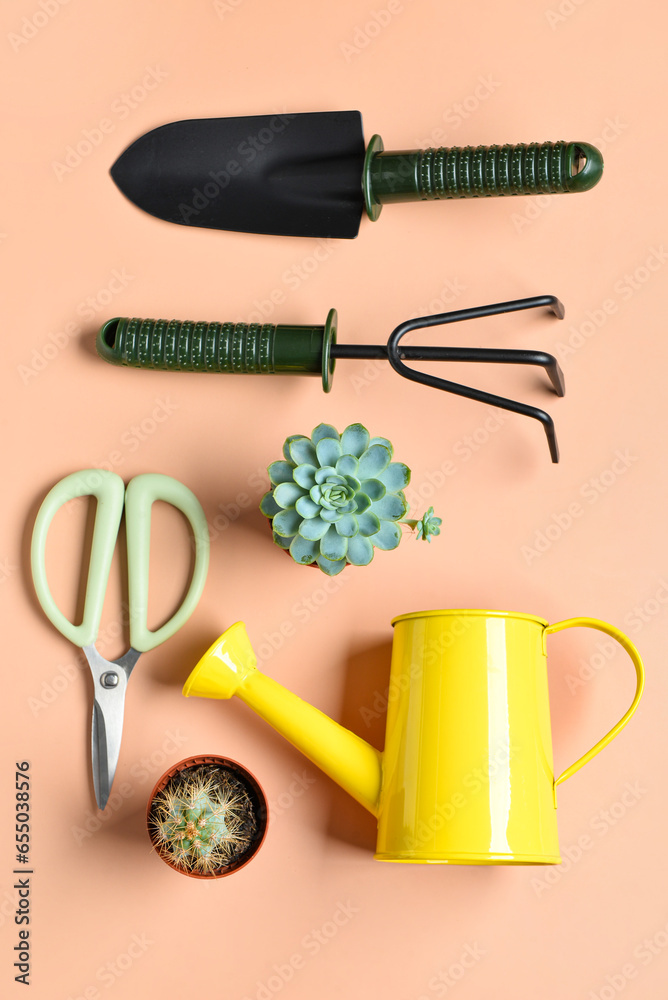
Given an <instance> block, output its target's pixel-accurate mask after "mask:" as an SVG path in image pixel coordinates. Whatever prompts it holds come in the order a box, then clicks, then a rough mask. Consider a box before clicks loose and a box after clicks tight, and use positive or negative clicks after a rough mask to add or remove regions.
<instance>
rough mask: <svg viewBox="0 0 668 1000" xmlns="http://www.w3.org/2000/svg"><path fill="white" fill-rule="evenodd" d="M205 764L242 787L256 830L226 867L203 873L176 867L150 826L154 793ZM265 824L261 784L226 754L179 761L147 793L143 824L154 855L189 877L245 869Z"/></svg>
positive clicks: (261, 838) (210, 876)
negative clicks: (254, 820) (249, 803)
mask: <svg viewBox="0 0 668 1000" xmlns="http://www.w3.org/2000/svg"><path fill="white" fill-rule="evenodd" d="M207 765H209V766H210V767H209V770H210V772H211V773H213V774H215V770H216V769H220V770H221V771H224V772H226V773H227V774H231V775H232V776H233V777H234V778H235V779H236V780H237V781H238V782H239V783H240V784H241V785H242V786H243V788H244V790H245V792H246V793H247V795H248V798H249V799H250V802H251V804H252V807H253V813H254V816H255V819H256V821H257V831H256V833H255V835H254V837H253V840H252V842H251V844H250V846H249V847H248V848H246V850H245V851H243V852H242V853H241V854H239V855H238V857H236V858H234V860H233V861H231V862H230V863H229V864H227V865H225V866H222V867H220V868H217V869H216V870H215V871H213V872H210V873H203V872H196V871H188V870H187V869H185V868H182V867H179V866H178V865H177V864H175V863H174V862H173V861H172V860H171V859H170V858H168V857H167V856H166V854H165V853H164V852H163V851H162V850H161V849H160V846H159V844H158V843H156V838H155V835H154V833H153V831H152V828H151V822H152V817H151V812H152V808H153V803H154V799H155V796H156V795H157V794H158V793H159V792H161V791H162V790H163V789H164V788H165V787H166V786H167V785H168V784H169V782H170V781H172V779H177V782H178V776H179V775H181V774H183V772H185V771H188V770H190V769H198V768H200V767H204V768H207ZM267 825H268V813H267V799H266V797H265V794H264V791H263V789H262V786H261V785H260V783H259V782H258V781H257V779H256V778H255V777H254V776H253V775H252V774H251V773H250V771H247V770H246V768H245V767H244V766H243V765H242V764H239V763H238V762H237V761H236V760H230V759H229V758H228V757H219V756H217V755H215V754H206V755H203V756H201V757H188V758H186V759H185V760H181V761H179V763H178V764H174V765H173V767H171V768H170V769H169V770H168V771H165V773H164V774H163V775H162V777H161V778H160V779H159V780H158V781H157V782H156V784H155V787H154V788H153V791H152V792H151V795H150V796H149V800H148V806H147V809H146V826H147V829H148V834H149V837H150V838H151V843H152V844H153V847H154V848H155V851H156V854H157V855H158V857H159V858H161V860H162V861H164V862H165V864H166V865H169V867H170V868H173V869H174V870H175V871H177V872H180V874H181V875H188V876H190V878H204V879H212V878H224V877H225V876H226V875H231V874H232V873H233V872H237V871H239V869H241V868H244V867H245V866H246V865H247V864H248V862H249V861H251V860H252V859H253V858H254V857H255V855H256V854H257V852H258V851H259V850H260V847H261V846H262V844H263V842H264V838H265V836H266V834H267Z"/></svg>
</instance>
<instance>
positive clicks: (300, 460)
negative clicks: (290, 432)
mask: <svg viewBox="0 0 668 1000" xmlns="http://www.w3.org/2000/svg"><path fill="white" fill-rule="evenodd" d="M290 458H291V459H292V461H293V462H295V463H296V464H297V465H305V464H306V465H316V466H317V465H319V462H318V456H317V454H316V450H315V448H314V447H313V445H312V444H311V442H310V440H309V439H308V438H307V437H304V436H302V437H296V438H294V440H293V441H292V442H291V444H290Z"/></svg>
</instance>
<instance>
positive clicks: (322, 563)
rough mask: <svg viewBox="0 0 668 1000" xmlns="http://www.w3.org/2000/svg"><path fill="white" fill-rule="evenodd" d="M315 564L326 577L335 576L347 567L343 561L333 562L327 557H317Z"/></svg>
mask: <svg viewBox="0 0 668 1000" xmlns="http://www.w3.org/2000/svg"><path fill="white" fill-rule="evenodd" d="M316 562H317V564H318V566H319V567H320V569H321V570H322V571H323V573H326V574H327V576H337V575H338V574H339V573H340V572H341V570H343V569H345V568H346V566H347V565H348V564H347V563H346V560H345V559H337V560H334V559H328V558H327V556H318V558H317V559H316Z"/></svg>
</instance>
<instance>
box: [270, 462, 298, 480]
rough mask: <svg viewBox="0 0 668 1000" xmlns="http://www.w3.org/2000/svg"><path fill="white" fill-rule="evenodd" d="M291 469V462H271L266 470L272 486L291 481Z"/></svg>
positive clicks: (292, 468)
mask: <svg viewBox="0 0 668 1000" xmlns="http://www.w3.org/2000/svg"><path fill="white" fill-rule="evenodd" d="M293 470H294V465H293V464H292V462H272V463H271V465H270V466H269V468H268V469H267V472H268V473H269V478H270V480H271V481H272V483H273V484H274V486H278V484H279V483H291V482H292V480H293Z"/></svg>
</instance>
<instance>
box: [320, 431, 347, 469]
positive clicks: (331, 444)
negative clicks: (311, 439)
mask: <svg viewBox="0 0 668 1000" xmlns="http://www.w3.org/2000/svg"><path fill="white" fill-rule="evenodd" d="M315 450H316V454H317V456H318V461H319V462H320V465H334V466H335V465H336V463H337V462H338V460H339V459H340V458H341V445H340V443H339V439H338V437H337V439H336V440H334V438H321V440H320V441H318V443H317V445H316V448H315Z"/></svg>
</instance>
